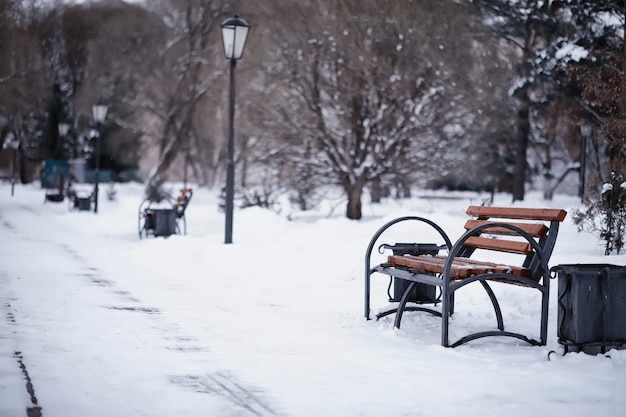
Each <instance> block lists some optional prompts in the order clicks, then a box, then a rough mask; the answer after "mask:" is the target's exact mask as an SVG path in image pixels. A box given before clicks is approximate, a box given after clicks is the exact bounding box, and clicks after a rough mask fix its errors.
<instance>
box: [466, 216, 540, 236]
mask: <svg viewBox="0 0 626 417" xmlns="http://www.w3.org/2000/svg"><path fill="white" fill-rule="evenodd" d="M485 223H489V222H487V221H485V220H468V221H467V222H466V223H465V229H466V230H470V229H473V228H474V227H476V226H480V225H482V224H485ZM506 223H508V224H510V225H513V226H517V227H519V228H520V229H522V230H523V231H525V232H527V233H529V234H530V235H531V236H533V237H544V236H545V235H546V234H547V233H548V230H550V229H549V228H548V227H547V226H546V225H545V224H543V223H512V222H506ZM483 233H489V234H493V235H518V234H517V232H515V231H513V230H511V229H507V228H506V227H493V228H489V229H486V230H484V231H483Z"/></svg>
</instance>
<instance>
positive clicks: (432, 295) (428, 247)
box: [381, 243, 441, 304]
mask: <svg viewBox="0 0 626 417" xmlns="http://www.w3.org/2000/svg"><path fill="white" fill-rule="evenodd" d="M381 248H382V249H391V250H392V251H393V254H394V255H398V256H403V255H413V256H419V255H431V256H435V255H437V254H438V253H439V250H440V249H441V248H440V247H439V246H438V245H436V244H434V243H396V244H394V245H387V244H383V245H382V246H381ZM410 284H411V281H408V280H406V279H402V278H397V277H394V278H393V297H392V296H391V294H389V301H390V302H398V301H400V299H401V298H402V295H404V292H405V291H406V289H407V288H408V286H409V285H410ZM436 291H437V289H436V287H434V286H432V285H426V284H422V283H419V282H418V283H416V284H415V286H414V287H413V289H412V290H411V292H409V295H408V298H407V301H408V302H412V303H418V304H422V303H429V304H430V303H436V302H438V301H439V299H438V297H437V292H436Z"/></svg>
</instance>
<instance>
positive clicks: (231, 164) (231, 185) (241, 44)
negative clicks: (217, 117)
mask: <svg viewBox="0 0 626 417" xmlns="http://www.w3.org/2000/svg"><path fill="white" fill-rule="evenodd" d="M221 29H222V41H223V42H224V55H225V56H226V59H228V60H229V61H230V83H229V100H228V161H227V162H226V202H225V205H224V209H225V211H226V225H225V228H224V229H225V230H224V243H233V209H234V196H235V137H234V136H235V68H236V66H237V61H238V60H239V59H241V57H242V56H243V50H244V48H245V46H246V40H247V38H248V32H249V30H250V25H249V24H248V23H247V22H246V21H245V20H243V19H240V18H239V16H237V15H235V17H231V18H230V19H226V20H225V21H224V22H223V23H222V25H221Z"/></svg>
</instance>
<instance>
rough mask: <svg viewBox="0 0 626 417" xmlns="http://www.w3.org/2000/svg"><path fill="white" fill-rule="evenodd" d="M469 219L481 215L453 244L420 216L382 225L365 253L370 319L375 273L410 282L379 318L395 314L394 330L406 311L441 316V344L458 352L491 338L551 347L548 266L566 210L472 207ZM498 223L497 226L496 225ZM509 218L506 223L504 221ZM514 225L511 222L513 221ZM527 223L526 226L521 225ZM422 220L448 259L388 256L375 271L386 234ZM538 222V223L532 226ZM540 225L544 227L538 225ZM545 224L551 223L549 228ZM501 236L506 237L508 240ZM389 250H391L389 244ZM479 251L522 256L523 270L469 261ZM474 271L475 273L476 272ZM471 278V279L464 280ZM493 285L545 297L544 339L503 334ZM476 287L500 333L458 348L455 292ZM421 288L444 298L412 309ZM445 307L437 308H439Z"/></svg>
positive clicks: (482, 334) (367, 314) (462, 340)
mask: <svg viewBox="0 0 626 417" xmlns="http://www.w3.org/2000/svg"><path fill="white" fill-rule="evenodd" d="M467 213H468V214H469V215H474V216H477V220H469V221H468V222H467V223H466V226H465V228H466V230H467V231H466V232H465V233H464V234H463V235H462V236H461V237H460V238H459V239H458V240H457V241H456V242H455V243H454V244H452V242H451V240H450V238H449V237H448V235H447V234H446V233H445V231H444V230H443V229H442V228H441V227H440V226H439V225H437V224H436V223H434V222H433V221H431V220H429V219H426V218H423V217H418V216H405V217H400V218H397V219H394V220H392V221H390V222H388V223H386V224H385V225H383V226H382V227H381V228H380V229H379V230H378V231H377V232H376V233H375V234H374V236H373V237H372V239H371V240H370V242H369V245H368V247H367V250H366V253H365V303H364V307H365V317H366V318H367V319H368V320H369V318H370V290H371V283H370V280H371V277H372V275H373V274H382V275H386V276H389V277H393V278H394V279H395V278H399V279H403V280H407V281H409V282H410V285H408V287H407V289H406V290H405V291H404V294H403V296H402V298H401V299H400V300H399V302H398V303H397V305H395V306H394V308H392V309H389V310H386V311H383V312H381V313H380V314H378V315H377V318H380V317H383V316H385V315H388V314H392V313H396V318H395V323H394V325H395V327H397V328H399V327H400V322H401V319H402V314H403V312H404V311H426V312H429V313H431V314H434V315H436V316H439V317H441V321H442V323H441V345H442V346H444V347H456V346H459V345H461V344H463V343H466V342H469V341H471V340H475V339H478V338H482V337H487V336H509V337H514V338H518V339H520V340H523V341H525V342H528V343H530V344H531V345H545V344H546V342H547V323H548V303H549V294H550V269H549V267H548V261H549V259H550V256H551V254H552V251H553V249H554V246H555V243H556V238H557V235H558V229H559V223H560V222H562V221H563V219H564V218H565V216H566V214H567V213H566V212H565V211H564V210H557V209H527V208H505V207H484V206H470V207H469V208H468V209H467ZM494 219H495V221H494ZM504 219H507V220H504ZM511 220H512V221H511ZM518 220H522V221H523V222H524V223H519V222H518ZM405 221H418V222H423V223H426V224H428V225H429V226H431V227H433V228H434V229H435V230H436V231H437V232H438V233H439V235H440V236H441V238H442V239H443V241H444V242H445V244H444V245H442V247H443V248H446V249H448V255H447V256H445V257H443V256H439V257H432V256H430V255H419V256H398V255H392V256H389V258H388V262H384V263H381V264H379V265H377V266H375V267H371V256H372V251H373V249H374V247H375V245H376V243H377V242H378V239H379V238H380V237H381V235H382V234H383V233H384V232H385V231H386V230H387V229H389V228H390V227H391V226H393V225H395V224H397V223H401V222H405ZM527 221H533V223H527ZM537 222H539V223H537ZM545 223H548V225H546V224H545ZM481 235H489V236H490V237H491V236H494V235H498V238H499V239H491V238H486V237H484V236H481ZM500 236H505V237H506V238H507V239H510V238H513V239H514V240H503V239H500ZM387 247H390V246H389V245H388V246H387ZM477 249H487V250H495V251H502V252H509V253H518V254H521V255H523V256H524V260H523V262H522V263H521V264H520V265H514V266H510V265H499V264H494V263H489V262H483V261H477V260H473V259H470V257H471V256H472V255H473V254H474V253H475V252H476V250H477ZM472 270H475V272H471V271H472ZM465 275H467V276H465ZM488 281H496V282H503V283H507V284H516V285H522V286H525V287H529V288H533V289H536V290H538V291H539V292H540V294H541V323H540V337H539V340H537V339H534V338H532V337H529V336H527V335H524V334H520V333H517V332H510V331H505V330H504V322H503V317H502V311H501V308H500V304H499V302H498V300H497V298H496V295H495V293H494V292H493V290H492V288H491V287H490V285H489V283H488ZM473 282H479V283H480V284H481V285H482V287H483V288H484V289H485V291H486V292H487V295H488V296H489V299H490V300H491V303H492V305H493V308H494V311H495V315H496V321H497V323H496V324H497V330H487V331H480V332H475V333H472V334H469V335H466V336H464V337H462V338H460V339H459V340H457V341H455V342H454V343H450V341H449V326H450V323H449V320H450V317H451V316H452V314H453V313H454V296H455V293H456V291H458V290H459V289H461V288H463V287H464V286H466V285H468V284H471V283H473ZM417 284H423V285H428V286H434V287H437V288H440V291H441V297H440V298H439V299H438V300H437V301H436V302H435V303H434V304H433V306H432V307H431V306H425V305H419V306H413V305H409V306H407V301H408V297H409V294H410V292H411V291H412V289H413V288H414V286H415V285H417ZM439 303H440V304H441V306H440V307H439V308H438V307H437V304H439Z"/></svg>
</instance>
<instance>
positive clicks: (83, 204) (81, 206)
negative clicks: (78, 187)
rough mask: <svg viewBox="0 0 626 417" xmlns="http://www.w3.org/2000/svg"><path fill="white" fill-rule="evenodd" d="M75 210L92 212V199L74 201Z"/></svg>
mask: <svg viewBox="0 0 626 417" xmlns="http://www.w3.org/2000/svg"><path fill="white" fill-rule="evenodd" d="M74 208H75V209H77V210H79V211H90V210H91V198H90V197H76V199H75V200H74Z"/></svg>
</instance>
